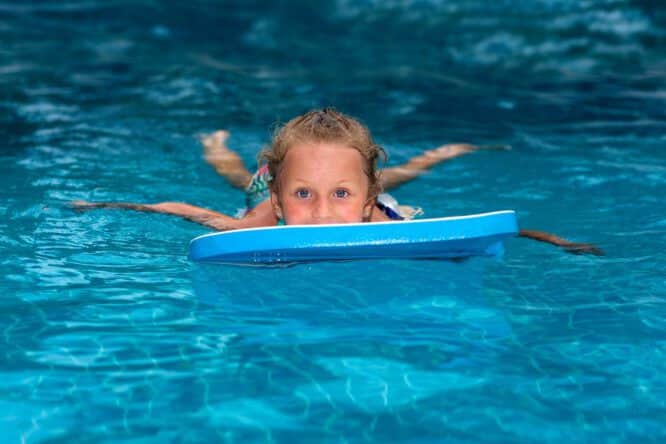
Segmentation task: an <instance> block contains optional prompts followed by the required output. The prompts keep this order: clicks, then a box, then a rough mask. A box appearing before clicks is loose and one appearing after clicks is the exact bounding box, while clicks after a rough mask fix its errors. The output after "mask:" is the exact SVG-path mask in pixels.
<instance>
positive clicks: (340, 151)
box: [73, 108, 601, 254]
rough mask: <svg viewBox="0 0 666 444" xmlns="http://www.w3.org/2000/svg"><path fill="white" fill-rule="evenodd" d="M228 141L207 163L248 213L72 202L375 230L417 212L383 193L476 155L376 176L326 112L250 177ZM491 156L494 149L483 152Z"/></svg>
mask: <svg viewBox="0 0 666 444" xmlns="http://www.w3.org/2000/svg"><path fill="white" fill-rule="evenodd" d="M227 137H228V133H227V132H225V131H218V132H216V133H214V134H212V135H210V136H208V137H205V138H204V139H203V140H202V142H203V144H204V149H205V157H206V160H207V161H208V162H209V163H210V164H211V165H212V166H213V167H214V168H215V169H216V170H217V172H218V173H220V174H221V175H222V176H224V177H225V178H226V179H227V180H228V181H229V182H230V183H231V184H232V185H233V186H235V187H237V188H241V189H244V190H245V192H246V203H247V209H246V211H245V212H244V214H243V215H242V216H241V217H238V218H235V217H231V216H228V215H225V214H222V213H219V212H216V211H212V210H208V209H206V208H201V207H197V206H194V205H190V204H186V203H177V202H162V203H157V204H138V203H128V202H86V201H76V202H73V206H74V207H75V208H76V209H79V210H87V209H93V208H123V209H130V210H137V211H147V212H155V213H162V214H171V215H175V216H180V217H182V218H185V219H188V220H190V221H193V222H197V223H200V224H202V225H205V226H208V227H211V228H213V229H216V230H220V231H224V230H234V229H239V228H251V227H263V226H272V225H277V224H278V223H280V222H281V221H282V222H284V223H285V224H287V225H293V224H324V223H328V224H330V223H350V222H379V221H390V220H404V219H410V218H411V217H413V216H414V215H415V214H416V213H417V212H418V211H417V210H413V209H411V208H409V207H400V206H398V205H397V203H396V202H395V200H394V199H392V198H391V197H390V196H388V195H386V194H382V190H385V189H390V188H394V187H396V186H398V185H401V184H403V183H405V182H407V181H409V180H412V179H414V178H415V177H417V176H418V175H419V174H421V173H423V171H425V170H427V169H429V168H431V167H432V166H434V165H436V164H437V163H440V162H443V161H445V160H448V159H452V158H455V157H458V156H461V155H464V154H467V153H470V152H473V151H476V150H478V149H480V148H479V147H475V146H472V145H467V144H453V145H444V146H441V147H439V148H436V149H433V150H430V151H426V152H424V153H423V154H422V155H420V156H416V157H414V158H412V159H410V160H409V161H408V162H407V163H405V164H404V165H400V166H398V167H393V168H386V169H384V170H383V171H381V172H380V171H378V170H377V161H378V159H379V158H380V157H385V154H384V151H383V150H382V148H381V147H379V146H378V145H376V144H375V143H374V142H373V140H372V137H371V136H370V133H369V131H368V129H367V128H366V127H365V126H363V125H362V124H361V123H360V122H358V121H357V120H355V119H353V118H351V117H348V116H346V115H344V114H342V113H339V112H337V111H335V110H333V109H330V108H326V109H323V110H315V111H310V112H308V113H305V114H303V115H301V116H298V117H296V118H294V119H292V120H290V121H289V122H288V123H287V124H286V125H284V126H283V127H281V128H280V129H279V130H278V131H277V132H276V133H275V135H274V137H273V141H272V143H271V145H270V148H269V149H268V150H265V151H263V152H262V153H261V158H262V159H263V160H264V161H265V163H263V165H262V166H261V167H260V168H259V169H258V170H257V172H256V173H255V174H254V175H252V174H251V173H250V172H249V171H248V170H247V168H246V167H245V165H244V164H243V162H242V160H241V159H240V157H239V156H238V154H236V153H235V152H233V151H231V150H230V149H229V148H227V147H226V144H225V143H226V139H227ZM489 148H492V147H489ZM520 235H521V236H524V237H529V238H532V239H536V240H539V241H543V242H548V243H552V244H554V245H557V246H560V247H563V248H565V249H567V250H568V251H570V252H574V253H592V254H601V251H600V250H599V249H597V248H596V247H594V246H593V245H590V244H581V243H574V242H569V241H567V240H565V239H562V238H559V237H557V236H554V235H552V234H548V233H543V232H538V231H532V230H529V231H528V230H521V231H520Z"/></svg>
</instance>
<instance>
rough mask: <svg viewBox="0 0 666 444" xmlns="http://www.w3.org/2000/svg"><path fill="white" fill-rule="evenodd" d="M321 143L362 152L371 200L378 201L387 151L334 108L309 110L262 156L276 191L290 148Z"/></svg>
mask: <svg viewBox="0 0 666 444" xmlns="http://www.w3.org/2000/svg"><path fill="white" fill-rule="evenodd" d="M320 142H329V143H336V144H339V145H343V146H347V147H350V148H354V149H355V150H357V151H358V152H359V153H361V156H363V159H364V161H365V162H364V166H363V171H364V172H365V174H366V175H367V176H368V180H369V189H368V197H369V198H370V199H375V198H376V197H377V195H379V193H381V191H382V189H381V182H380V180H379V170H378V167H377V162H378V160H379V159H380V158H381V159H382V161H386V153H385V151H384V149H383V148H382V147H381V146H379V145H377V144H376V143H375V142H374V141H373V140H372V136H371V135H370V131H368V128H366V127H365V125H363V124H362V123H361V122H359V121H358V120H356V119H354V118H353V117H350V116H347V115H345V114H342V113H341V112H338V111H336V110H335V109H333V108H324V109H320V110H312V111H309V112H307V113H305V114H303V115H300V116H298V117H295V118H293V119H291V120H290V121H289V122H287V123H286V124H284V125H283V126H281V127H278V128H277V129H276V131H275V132H274V134H273V140H272V141H271V145H270V147H269V148H268V149H266V150H264V151H262V153H261V154H260V160H263V161H265V162H266V163H267V164H268V172H269V173H270V176H271V178H272V179H271V182H270V186H271V189H272V190H273V192H275V193H277V192H278V191H279V187H280V182H279V180H278V179H279V177H280V170H281V167H282V162H283V161H284V158H285V156H286V155H287V152H288V151H289V148H291V147H293V146H294V145H296V144H302V143H320Z"/></svg>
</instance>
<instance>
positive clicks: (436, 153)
mask: <svg viewBox="0 0 666 444" xmlns="http://www.w3.org/2000/svg"><path fill="white" fill-rule="evenodd" d="M493 149H494V150H510V149H511V147H509V146H508V145H482V146H476V145H469V144H466V143H452V144H448V145H442V146H440V147H438V148H435V149H432V150H428V151H425V152H423V154H420V155H418V156H415V157H412V158H411V159H409V160H408V161H407V163H404V164H402V165H398V166H396V167H391V168H385V169H384V170H382V174H381V181H382V186H383V188H384V190H389V189H391V188H395V187H398V186H400V185H402V184H404V183H405V182H409V181H410V180H412V179H414V178H416V177H417V176H419V175H420V174H422V173H423V172H424V171H426V170H428V169H430V168H432V167H433V166H435V165H437V164H438V163H441V162H444V161H447V160H451V159H455V158H456V157H460V156H463V155H465V154H468V153H472V152H474V151H478V150H493Z"/></svg>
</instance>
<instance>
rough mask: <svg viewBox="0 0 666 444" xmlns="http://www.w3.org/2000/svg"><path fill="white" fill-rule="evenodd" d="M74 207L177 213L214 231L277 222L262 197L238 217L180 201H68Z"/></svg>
mask: <svg viewBox="0 0 666 444" xmlns="http://www.w3.org/2000/svg"><path fill="white" fill-rule="evenodd" d="M71 206H72V207H73V208H74V209H76V210H92V209H97V208H121V209H124V210H134V211H145V212H150V213H160V214H169V215H173V216H179V217H182V218H183V219H187V220H189V221H192V222H196V223H198V224H201V225H204V226H206V227H210V228H213V229H215V230H218V231H226V230H237V229H239V228H253V227H267V226H273V225H276V224H277V219H276V217H275V215H274V214H273V211H272V209H271V207H270V201H268V200H266V201H264V202H262V203H260V204H259V205H257V206H256V207H255V208H254V209H252V210H251V211H249V212H248V213H247V214H246V215H245V216H243V217H242V218H241V219H236V218H233V217H230V216H227V215H226V214H222V213H218V212H217V211H212V210H208V209H206V208H202V207H197V206H194V205H190V204H186V203H180V202H161V203H157V204H137V203H130V202H86V201H84V200H77V201H74V202H72V203H71Z"/></svg>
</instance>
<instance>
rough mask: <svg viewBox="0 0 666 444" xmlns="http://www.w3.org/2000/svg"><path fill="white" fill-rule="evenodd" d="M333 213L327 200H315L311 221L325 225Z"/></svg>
mask: <svg viewBox="0 0 666 444" xmlns="http://www.w3.org/2000/svg"><path fill="white" fill-rule="evenodd" d="M332 216H333V211H332V209H331V205H330V202H329V201H328V200H327V199H317V201H316V202H315V203H314V206H313V208H312V219H314V220H315V221H317V222H319V223H327V222H329V221H330V220H331V218H332Z"/></svg>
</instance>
